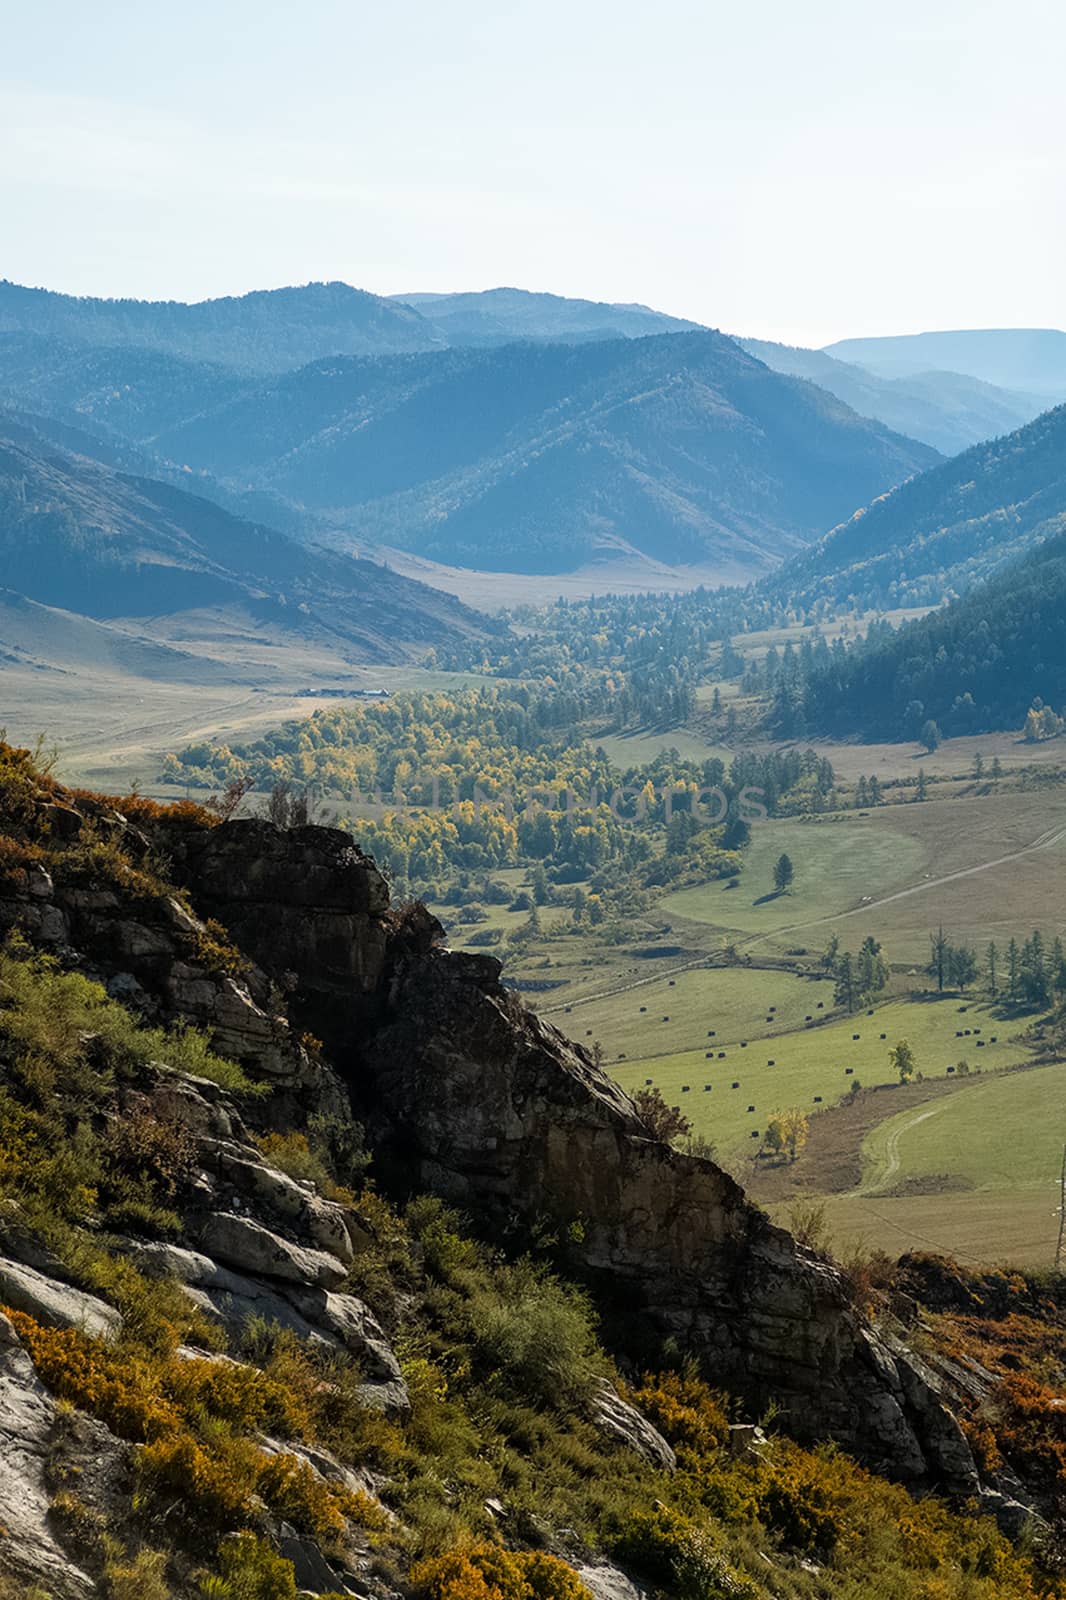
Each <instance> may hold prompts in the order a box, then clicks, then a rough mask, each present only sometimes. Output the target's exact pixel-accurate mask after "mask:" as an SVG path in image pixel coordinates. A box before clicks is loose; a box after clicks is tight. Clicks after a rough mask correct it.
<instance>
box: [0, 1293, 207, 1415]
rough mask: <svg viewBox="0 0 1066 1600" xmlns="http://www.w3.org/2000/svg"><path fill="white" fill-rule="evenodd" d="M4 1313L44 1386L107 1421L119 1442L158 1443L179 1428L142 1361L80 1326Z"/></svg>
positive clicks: (152, 1375) (150, 1370)
mask: <svg viewBox="0 0 1066 1600" xmlns="http://www.w3.org/2000/svg"><path fill="white" fill-rule="evenodd" d="M5 1310H6V1311H7V1315H8V1316H9V1317H10V1318H11V1321H12V1323H13V1324H14V1327H15V1331H16V1332H17V1334H18V1336H19V1338H20V1339H21V1341H22V1343H23V1345H24V1346H25V1347H26V1350H27V1352H28V1353H29V1357H30V1360H31V1361H32V1362H33V1365H34V1368H35V1369H36V1371H37V1374H38V1376H39V1377H40V1379H41V1381H42V1383H44V1385H45V1387H46V1388H48V1389H50V1390H51V1391H52V1393H53V1394H55V1395H58V1396H59V1397H60V1398H61V1399H63V1400H69V1401H70V1403H71V1404H72V1405H75V1406H78V1407H79V1408H80V1409H81V1410H82V1411H88V1412H89V1413H90V1414H91V1415H92V1416H94V1417H98V1418H99V1419H100V1421H101V1422H106V1423H107V1425H108V1427H109V1428H110V1429H111V1431H112V1433H117V1434H118V1436H119V1438H120V1439H128V1440H130V1441H132V1442H133V1443H139V1442H141V1441H143V1440H146V1439H157V1438H159V1437H160V1436H161V1435H162V1434H165V1433H167V1432H168V1431H170V1430H172V1429H174V1428H175V1427H177V1426H178V1424H179V1421H180V1418H179V1415H178V1412H177V1409H176V1407H175V1406H174V1405H173V1404H172V1402H171V1401H169V1400H167V1399H166V1398H165V1397H164V1396H162V1395H160V1394H159V1393H158V1392H157V1388H156V1375H155V1373H154V1372H153V1371H152V1369H151V1366H150V1365H149V1364H148V1363H147V1362H146V1361H145V1360H144V1359H143V1358H140V1357H138V1356H137V1355H136V1354H135V1353H133V1352H130V1351H126V1352H119V1351H118V1349H117V1348H115V1347H112V1346H110V1345H106V1344H104V1343H103V1342H102V1341H101V1340H99V1339H92V1338H90V1337H89V1335H88V1334H85V1333H82V1332H81V1331H80V1330H79V1329H77V1328H43V1327H42V1326H41V1325H40V1323H38V1322H35V1321H34V1319H33V1318H32V1317H30V1316H27V1315H26V1314H25V1313H24V1312H21V1311H12V1310H10V1309H8V1308H5Z"/></svg>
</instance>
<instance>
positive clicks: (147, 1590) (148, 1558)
mask: <svg viewBox="0 0 1066 1600" xmlns="http://www.w3.org/2000/svg"><path fill="white" fill-rule="evenodd" d="M105 1548H106V1552H107V1553H106V1555H105V1558H104V1593H105V1595H106V1596H107V1600H169V1595H170V1589H169V1587H168V1585H167V1581H166V1571H167V1557H166V1553H165V1551H163V1550H148V1549H143V1550H138V1551H137V1554H136V1555H135V1556H132V1557H130V1556H128V1555H126V1554H125V1553H124V1552H123V1551H122V1549H121V1547H120V1546H119V1545H118V1544H117V1542H116V1541H115V1540H113V1539H107V1540H105Z"/></svg>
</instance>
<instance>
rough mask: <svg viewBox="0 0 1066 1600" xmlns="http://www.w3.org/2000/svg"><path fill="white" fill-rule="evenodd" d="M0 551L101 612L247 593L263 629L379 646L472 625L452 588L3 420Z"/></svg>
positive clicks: (235, 601)
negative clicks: (317, 543)
mask: <svg viewBox="0 0 1066 1600" xmlns="http://www.w3.org/2000/svg"><path fill="white" fill-rule="evenodd" d="M0 550H2V554H3V571H4V577H5V580H6V583H7V585H8V587H9V588H10V589H12V590H14V591H16V592H17V593H21V594H23V595H25V596H27V597H28V598H29V599H31V600H34V601H37V602H39V603H41V604H44V605H47V606H53V607H61V608H64V609H65V610H68V611H72V612H79V613H83V614H84V615H86V616H90V617H95V618H98V619H103V618H113V617H122V616H139V617H146V616H153V617H158V616H160V615H173V614H174V613H178V612H183V611H189V610H201V609H204V608H217V607H226V606H233V605H239V606H241V607H242V608H245V609H247V610H249V611H250V612H252V613H253V614H254V615H255V616H256V617H257V618H258V620H259V623H260V625H261V626H262V627H263V628H265V629H271V628H273V629H277V630H280V631H281V632H283V633H285V632H296V633H299V634H301V635H307V634H312V635H313V634H316V633H318V634H321V633H322V632H326V633H328V634H329V635H331V636H332V638H333V640H334V642H335V643H336V644H337V645H339V646H340V647H341V648H344V647H345V646H349V647H350V646H355V645H358V647H359V649H360V650H361V651H363V652H364V653H367V654H368V656H369V658H370V659H380V660H390V659H398V658H399V655H401V654H402V646H403V643H404V642H416V641H422V642H425V643H427V644H433V643H438V642H441V641H443V640H444V639H447V638H448V637H453V638H455V637H460V636H462V635H464V634H466V633H471V632H472V633H473V634H475V635H476V634H477V633H478V632H479V631H481V630H483V629H485V628H488V627H489V626H490V625H489V624H487V623H483V621H482V619H480V618H478V617H477V615H476V614H475V613H473V612H470V611H467V610H466V608H465V607H463V606H461V605H460V604H459V603H458V602H457V601H455V600H453V599H452V598H451V597H450V596H446V595H442V594H440V593H439V592H437V591H435V590H431V589H427V588H424V587H423V586H422V585H420V584H415V583H412V582H411V581H410V580H408V579H405V578H401V577H399V576H398V575H397V574H395V573H390V572H388V571H387V570H385V569H383V568H381V567H378V566H373V565H371V564H369V563H367V562H357V561H354V560H350V559H347V558H344V557H340V556H333V555H330V554H328V553H326V552H312V551H309V550H308V549H306V548H305V547H303V546H301V545H299V544H297V543H295V542H294V541H293V540H291V539H289V538H287V537H286V536H285V535H284V534H281V533H278V532H276V531H275V530H274V529H271V528H267V527H263V526H262V525H259V524H256V523H251V522H246V521H243V520H241V519H240V518H237V517H234V516H231V515H230V514H229V513H228V512H226V511H224V510H222V509H221V507H219V506H218V505H216V504H214V503H213V502H211V501H208V500H204V499H202V498H200V497H198V496H195V495H190V494H187V493H185V492H184V491H183V490H181V489H177V488H174V487H173V486H171V485H170V484H167V483H162V482H159V481H157V480H153V479H148V478H142V477H137V476H133V475H131V474H128V473H125V472H121V471H116V470H115V469H114V468H112V467H110V466H106V465H104V464H103V463H102V462H100V461H97V460H93V459H90V458H89V457H88V456H86V455H82V454H72V453H70V452H68V451H65V450H61V449H59V448H58V447H56V446H55V445H54V444H52V443H51V442H50V441H49V440H47V439H45V438H44V437H42V434H41V433H40V431H39V430H38V429H36V428H35V427H34V426H33V425H32V424H30V423H25V422H20V421H19V420H18V419H17V418H16V417H14V416H12V415H10V414H8V415H5V416H4V417H3V419H2V421H0Z"/></svg>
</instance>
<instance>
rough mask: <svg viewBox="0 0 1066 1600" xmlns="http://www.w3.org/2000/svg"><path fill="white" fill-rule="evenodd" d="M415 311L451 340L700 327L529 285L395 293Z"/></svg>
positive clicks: (569, 337) (630, 335)
mask: <svg viewBox="0 0 1066 1600" xmlns="http://www.w3.org/2000/svg"><path fill="white" fill-rule="evenodd" d="M392 298H393V299H394V300H398V301H401V302H402V303H404V304H406V305H410V306H414V308H415V309H416V310H417V311H419V312H420V313H421V314H422V315H423V316H424V317H425V318H426V319H427V320H428V321H430V322H432V323H433V324H434V325H435V327H436V328H437V329H439V331H440V332H441V333H442V334H443V335H444V336H445V338H446V339H447V340H448V342H449V343H450V344H453V345H457V344H460V345H461V344H512V343H513V342H514V341H515V340H516V339H536V340H540V341H549V340H559V341H562V342H564V343H571V342H581V341H583V340H586V339H618V338H624V339H639V338H642V337H644V336H646V335H648V334H656V333H683V332H692V331H694V330H696V329H698V328H700V327H701V326H702V324H700V323H698V322H689V321H688V320H686V319H685V318H684V317H671V316H667V315H666V314H665V313H664V312H662V311H653V310H652V309H651V307H650V306H641V305H614V304H610V303H609V302H607V301H603V300H574V299H570V298H569V297H567V296H565V295H559V294H537V293H534V292H532V291H530V290H529V289H509V288H508V289H481V290H475V291H472V292H470V293H466V294H409V295H394V296H393V297H392Z"/></svg>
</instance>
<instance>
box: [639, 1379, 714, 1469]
mask: <svg viewBox="0 0 1066 1600" xmlns="http://www.w3.org/2000/svg"><path fill="white" fill-rule="evenodd" d="M629 1399H630V1400H632V1402H633V1404H634V1405H635V1406H636V1407H637V1408H638V1409H639V1410H641V1411H643V1412H644V1414H645V1415H646V1416H647V1417H649V1418H650V1419H651V1421H652V1422H654V1424H655V1426H656V1427H657V1428H658V1429H659V1432H660V1433H661V1434H662V1435H663V1437H664V1438H665V1439H666V1440H667V1441H668V1442H669V1443H670V1444H672V1445H673V1447H674V1449H675V1450H682V1451H687V1452H689V1453H690V1454H692V1455H693V1456H696V1457H698V1458H706V1457H707V1456H709V1455H713V1454H714V1452H715V1451H716V1450H718V1449H719V1448H720V1447H721V1446H722V1445H723V1444H724V1443H725V1442H726V1439H727V1438H728V1437H729V1419H728V1417H727V1416H726V1413H725V1409H724V1405H723V1401H722V1399H721V1398H720V1397H719V1396H718V1395H716V1394H715V1393H714V1392H713V1391H712V1390H711V1389H710V1388H709V1387H708V1385H707V1384H705V1383H704V1382H703V1380H702V1379H701V1378H700V1377H698V1376H697V1375H696V1373H695V1371H694V1370H692V1369H691V1368H687V1369H686V1370H685V1372H683V1373H681V1372H661V1373H659V1374H657V1375H655V1374H652V1373H650V1372H649V1373H646V1374H645V1375H644V1378H643V1379H642V1381H641V1384H640V1387H639V1388H637V1389H634V1390H632V1391H631V1393H630V1395H629Z"/></svg>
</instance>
